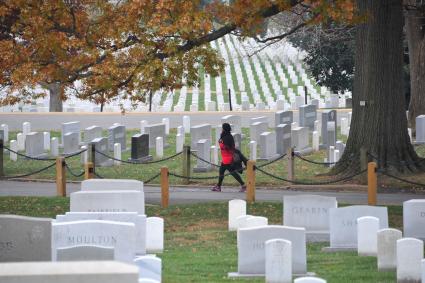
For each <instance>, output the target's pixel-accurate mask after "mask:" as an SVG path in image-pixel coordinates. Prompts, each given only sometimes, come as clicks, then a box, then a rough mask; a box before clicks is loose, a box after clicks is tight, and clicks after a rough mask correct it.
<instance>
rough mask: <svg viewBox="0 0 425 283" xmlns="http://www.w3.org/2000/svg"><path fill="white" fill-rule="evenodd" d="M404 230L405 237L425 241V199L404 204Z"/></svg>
mask: <svg viewBox="0 0 425 283" xmlns="http://www.w3.org/2000/svg"><path fill="white" fill-rule="evenodd" d="M403 229H404V231H403V232H404V236H405V237H412V238H417V239H422V240H425V199H412V200H408V201H405V202H403Z"/></svg>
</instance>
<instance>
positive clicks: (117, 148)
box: [114, 143, 121, 166]
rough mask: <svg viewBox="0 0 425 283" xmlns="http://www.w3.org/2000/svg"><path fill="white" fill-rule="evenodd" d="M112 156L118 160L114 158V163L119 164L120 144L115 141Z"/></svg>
mask: <svg viewBox="0 0 425 283" xmlns="http://www.w3.org/2000/svg"><path fill="white" fill-rule="evenodd" d="M114 158H115V159H118V160H114V165H117V166H118V165H121V161H119V160H121V144H120V143H115V144H114Z"/></svg>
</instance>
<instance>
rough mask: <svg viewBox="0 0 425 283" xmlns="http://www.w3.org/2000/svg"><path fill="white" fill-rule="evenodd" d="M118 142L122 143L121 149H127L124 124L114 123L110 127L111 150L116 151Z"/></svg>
mask: <svg viewBox="0 0 425 283" xmlns="http://www.w3.org/2000/svg"><path fill="white" fill-rule="evenodd" d="M116 143H119V144H121V150H123V151H125V150H126V149H127V138H126V131H125V126H123V125H114V126H112V127H109V128H108V149H109V151H114V144H116Z"/></svg>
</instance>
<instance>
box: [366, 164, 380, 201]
mask: <svg viewBox="0 0 425 283" xmlns="http://www.w3.org/2000/svg"><path fill="white" fill-rule="evenodd" d="M377 187H378V174H377V172H376V163H375V162H369V163H368V165H367V203H368V204H369V205H376V198H377Z"/></svg>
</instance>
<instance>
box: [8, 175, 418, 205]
mask: <svg viewBox="0 0 425 283" xmlns="http://www.w3.org/2000/svg"><path fill="white" fill-rule="evenodd" d="M78 190H80V184H77V183H69V184H67V193H68V194H69V193H72V192H75V191H78ZM160 191H161V190H160V188H159V187H152V186H145V198H146V203H149V204H159V203H160V199H161V193H160ZM55 194H56V184H55V183H43V182H18V181H0V196H55ZM296 194H317V195H323V196H335V197H336V198H337V200H338V202H339V203H347V204H367V194H366V193H365V192H327V191H323V190H320V191H311V190H307V189H304V190H292V189H291V190H284V189H282V190H277V189H258V190H257V192H256V200H257V201H277V202H281V201H282V197H283V196H285V195H296ZM235 198H245V194H243V193H239V192H238V191H237V189H234V188H224V189H223V192H221V193H217V192H211V191H209V189H208V188H195V187H171V188H170V204H190V203H199V202H210V201H228V200H231V199H235ZM420 198H423V199H425V195H423V194H422V195H421V194H407V193H396V194H379V195H378V204H381V205H401V204H402V203H403V201H406V200H409V199H420Z"/></svg>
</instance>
